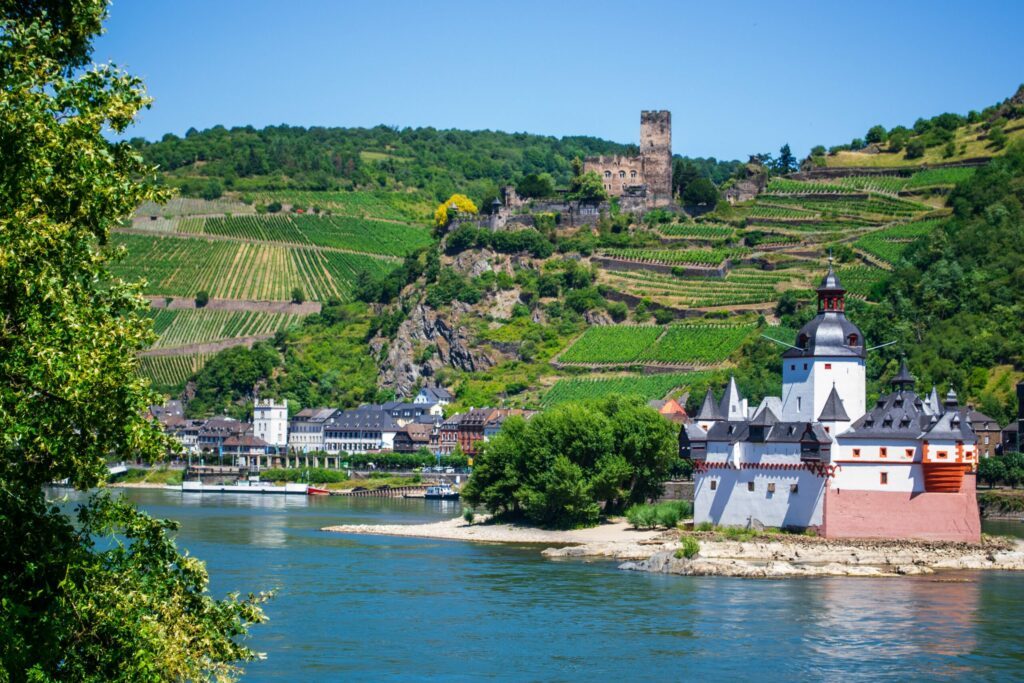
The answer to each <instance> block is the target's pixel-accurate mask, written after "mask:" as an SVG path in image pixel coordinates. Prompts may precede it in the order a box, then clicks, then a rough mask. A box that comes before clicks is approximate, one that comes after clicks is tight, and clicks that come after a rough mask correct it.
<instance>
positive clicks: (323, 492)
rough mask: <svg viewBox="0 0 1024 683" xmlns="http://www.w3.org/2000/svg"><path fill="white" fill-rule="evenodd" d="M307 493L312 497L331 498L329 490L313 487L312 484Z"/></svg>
mask: <svg viewBox="0 0 1024 683" xmlns="http://www.w3.org/2000/svg"><path fill="white" fill-rule="evenodd" d="M306 493H308V494H309V495H311V496H329V495H331V492H330V491H328V490H327V489H322V488H320V487H318V486H313V485H312V484H310V485H309V487H308V488H307V489H306Z"/></svg>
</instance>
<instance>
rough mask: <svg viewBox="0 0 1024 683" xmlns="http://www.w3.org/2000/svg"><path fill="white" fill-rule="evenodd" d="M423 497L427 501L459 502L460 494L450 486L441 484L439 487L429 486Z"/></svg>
mask: <svg viewBox="0 0 1024 683" xmlns="http://www.w3.org/2000/svg"><path fill="white" fill-rule="evenodd" d="M423 497H424V498H426V499H427V500H458V499H459V492H458V491H456V490H455V489H453V488H452V487H451V486H449V485H448V484H441V485H439V486H428V487H427V491H426V493H424V494H423Z"/></svg>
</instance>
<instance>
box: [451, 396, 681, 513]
mask: <svg viewBox="0 0 1024 683" xmlns="http://www.w3.org/2000/svg"><path fill="white" fill-rule="evenodd" d="M677 429H678V428H677V427H676V426H674V425H673V424H672V423H670V422H668V421H667V420H665V419H664V418H663V417H661V416H660V415H659V414H658V413H657V412H656V411H654V410H652V409H650V408H648V407H647V406H646V405H645V404H644V403H643V401H642V400H640V399H638V398H636V397H624V396H611V397H608V398H606V399H603V400H600V401H595V402H570V403H563V404H561V405H559V406H557V407H555V408H551V409H549V410H546V411H545V412H543V413H541V414H539V415H536V416H534V417H533V418H532V419H531V420H529V421H525V420H523V419H522V418H518V417H512V418H509V419H508V420H506V421H505V424H504V425H503V427H502V430H501V432H499V433H498V435H497V436H495V437H494V438H493V439H492V440H490V441H488V442H486V443H485V444H484V445H483V449H482V452H481V453H480V454H479V455H478V456H477V457H476V458H475V459H474V463H473V464H474V469H473V476H472V477H471V478H470V480H469V482H468V483H467V484H466V486H465V487H464V488H463V491H462V496H463V499H464V500H466V501H467V502H468V503H470V504H471V505H483V506H484V507H486V508H487V509H488V510H490V511H491V512H493V513H497V514H504V515H507V516H512V517H522V518H525V519H526V520H528V521H530V522H532V523H534V524H538V525H541V526H551V527H581V526H592V525H594V524H596V523H597V522H598V520H599V518H600V514H601V510H602V506H603V508H604V510H605V511H606V512H613V511H621V510H622V509H623V508H624V507H625V506H626V505H628V504H630V503H638V502H646V501H648V500H650V499H653V498H655V497H657V496H658V495H660V493H661V489H662V484H663V482H664V481H665V480H666V479H668V477H669V473H670V471H671V469H672V467H673V464H674V463H675V461H676V460H677V459H678V452H677V448H678V446H677Z"/></svg>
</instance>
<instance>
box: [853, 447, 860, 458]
mask: <svg viewBox="0 0 1024 683" xmlns="http://www.w3.org/2000/svg"><path fill="white" fill-rule="evenodd" d="M853 457H855V458H859V457H860V449H859V448H854V449H853Z"/></svg>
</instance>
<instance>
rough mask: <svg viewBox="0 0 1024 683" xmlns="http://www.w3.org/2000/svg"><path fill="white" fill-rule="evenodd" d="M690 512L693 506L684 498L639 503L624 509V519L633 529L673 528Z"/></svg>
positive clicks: (690, 513) (691, 512)
mask: <svg viewBox="0 0 1024 683" xmlns="http://www.w3.org/2000/svg"><path fill="white" fill-rule="evenodd" d="M692 514H693V506H692V505H690V503H688V502H687V501H685V500H670V501H666V502H664V503H639V504H636V505H631V506H629V507H628V508H627V509H626V519H627V520H629V523H630V524H632V525H633V528H635V529H653V528H654V527H657V526H662V527H665V528H666V529H674V528H676V527H677V526H679V522H681V521H682V520H683V519H685V518H687V517H689V516H690V515H692Z"/></svg>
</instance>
